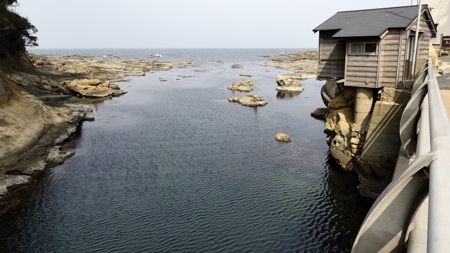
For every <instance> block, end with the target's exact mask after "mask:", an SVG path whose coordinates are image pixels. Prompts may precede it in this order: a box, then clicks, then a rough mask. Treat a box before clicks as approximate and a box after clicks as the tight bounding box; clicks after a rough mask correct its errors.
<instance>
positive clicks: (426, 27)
mask: <svg viewBox="0 0 450 253" xmlns="http://www.w3.org/2000/svg"><path fill="white" fill-rule="evenodd" d="M427 19H428V17H427V15H425V13H423V14H422V17H421V18H420V27H419V34H421V36H420V37H419V47H418V49H417V58H428V54H429V46H430V40H431V27H430V23H429V22H427ZM416 28H417V20H415V21H414V22H413V23H412V25H411V26H410V30H411V31H412V32H411V34H414V32H415V31H416Z"/></svg>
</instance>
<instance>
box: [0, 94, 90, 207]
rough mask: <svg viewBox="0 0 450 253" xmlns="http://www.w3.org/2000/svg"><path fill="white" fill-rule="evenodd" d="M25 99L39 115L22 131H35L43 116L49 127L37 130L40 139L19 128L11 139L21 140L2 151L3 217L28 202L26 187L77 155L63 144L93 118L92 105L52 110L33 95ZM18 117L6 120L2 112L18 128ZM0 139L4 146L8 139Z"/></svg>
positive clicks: (0, 192) (0, 186)
mask: <svg viewBox="0 0 450 253" xmlns="http://www.w3.org/2000/svg"><path fill="white" fill-rule="evenodd" d="M24 99H27V101H28V104H29V105H31V106H32V107H33V108H36V109H39V111H40V112H39V113H36V115H33V116H30V118H32V119H31V121H30V122H28V123H26V125H24V126H21V128H22V127H23V128H25V127H27V128H28V129H36V127H35V124H40V123H36V122H39V119H40V118H41V117H43V118H44V122H45V123H47V124H49V125H50V126H49V128H48V129H47V130H46V129H45V128H44V129H42V130H37V131H38V132H37V133H36V134H37V135H38V136H40V137H37V138H33V137H32V135H30V136H27V135H26V134H21V131H20V130H21V129H17V131H18V133H16V134H14V133H10V134H9V135H10V138H11V139H16V140H20V141H17V142H14V143H9V145H8V146H7V150H4V149H5V147H4V146H2V148H1V151H2V152H0V156H1V158H2V159H1V161H0V166H1V167H0V214H2V213H4V212H6V211H7V210H9V209H10V208H13V207H15V206H17V205H19V204H20V203H21V202H22V201H23V199H22V198H25V199H26V197H24V196H26V195H27V194H25V195H23V194H22V193H23V190H22V189H24V188H23V187H25V186H27V185H30V184H31V183H33V182H34V181H35V180H36V178H37V177H38V176H39V175H41V174H42V173H43V172H44V171H45V169H47V168H51V167H54V166H57V165H60V164H62V163H64V161H65V160H66V159H67V158H69V157H71V156H73V155H74V153H73V152H71V151H69V152H66V151H62V150H61V143H63V142H64V141H65V140H67V139H68V138H69V137H70V136H71V135H72V134H73V133H75V132H76V131H77V128H78V127H79V124H80V123H81V122H82V121H83V120H93V119H94V114H93V110H92V108H91V107H90V106H89V105H83V104H82V105H76V106H73V107H70V108H53V107H49V106H46V105H43V104H42V103H41V102H39V100H38V99H37V98H36V97H34V96H31V95H26V96H25V97H24ZM9 110H17V111H19V112H20V111H21V110H22V108H21V107H20V106H14V107H12V108H8V107H7V108H6V109H5V112H4V113H6V114H7V113H8V111H9ZM10 115H11V114H10ZM16 117H20V116H17V115H15V116H12V117H7V116H5V115H3V114H1V113H0V118H1V119H3V120H4V119H9V121H11V122H16V125H17V120H18V119H17V118H16ZM0 140H1V141H0V142H1V144H2V145H4V144H5V143H3V141H4V140H5V139H1V138H0ZM24 145H25V146H24ZM7 151H9V153H10V154H11V155H9V153H8V152H7ZM25 189H26V188H25ZM26 191H28V190H26Z"/></svg>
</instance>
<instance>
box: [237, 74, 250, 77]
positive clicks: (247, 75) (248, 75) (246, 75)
mask: <svg viewBox="0 0 450 253" xmlns="http://www.w3.org/2000/svg"><path fill="white" fill-rule="evenodd" d="M239 76H245V77H252V75H250V74H239Z"/></svg>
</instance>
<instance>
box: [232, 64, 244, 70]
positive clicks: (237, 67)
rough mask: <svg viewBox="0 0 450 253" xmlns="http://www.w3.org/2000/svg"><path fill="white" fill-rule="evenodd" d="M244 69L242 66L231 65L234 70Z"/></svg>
mask: <svg viewBox="0 0 450 253" xmlns="http://www.w3.org/2000/svg"><path fill="white" fill-rule="evenodd" d="M243 67H244V66H242V65H241V64H233V65H231V68H233V69H241V68H243Z"/></svg>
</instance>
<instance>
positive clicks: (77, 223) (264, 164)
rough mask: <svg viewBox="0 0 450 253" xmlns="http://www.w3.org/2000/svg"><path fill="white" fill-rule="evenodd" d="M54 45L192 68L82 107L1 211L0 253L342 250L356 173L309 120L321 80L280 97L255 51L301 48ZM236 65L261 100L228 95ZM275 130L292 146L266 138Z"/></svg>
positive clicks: (139, 82) (354, 223)
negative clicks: (91, 117) (85, 117)
mask: <svg viewBox="0 0 450 253" xmlns="http://www.w3.org/2000/svg"><path fill="white" fill-rule="evenodd" d="M56 51H58V50H56ZM59 51H60V52H59V53H60V54H61V55H63V54H82V55H87V54H90V55H93V56H96V57H103V55H106V54H110V55H113V56H117V57H129V58H146V57H148V55H150V54H154V53H159V54H162V55H163V58H161V59H159V60H189V61H194V64H195V65H196V66H195V67H188V68H185V69H173V70H171V71H168V72H156V73H153V74H148V75H147V76H145V77H139V78H133V80H132V81H131V82H129V83H121V84H120V86H121V88H122V89H126V90H128V91H129V93H128V94H126V95H124V96H122V97H119V98H114V99H112V100H108V101H105V102H103V103H100V104H95V105H92V107H93V108H94V111H95V117H96V120H95V121H94V122H84V123H83V125H82V128H81V132H80V133H79V134H78V136H76V138H73V140H72V141H70V142H69V143H67V144H66V149H68V150H74V151H75V152H76V154H75V156H74V157H72V158H70V159H68V160H66V162H65V163H64V164H63V165H62V166H59V167H56V168H53V169H51V170H50V171H49V173H47V175H44V176H43V178H42V182H41V183H39V184H36V185H34V186H33V191H34V192H35V195H34V198H33V200H31V201H29V202H28V203H26V204H25V205H23V206H21V207H19V208H17V209H15V210H12V211H10V212H8V213H6V214H4V215H2V216H0V226H1V228H2V229H1V230H0V252H347V251H349V250H350V248H351V245H352V242H353V238H354V237H355V235H356V233H357V231H358V228H359V225H360V224H361V222H362V220H363V219H364V216H365V213H366V212H367V210H368V207H367V206H366V205H363V201H362V200H361V199H360V198H359V197H358V195H357V192H356V188H355V187H356V181H355V180H356V179H355V178H354V177H353V174H348V173H345V172H343V171H341V170H340V169H339V168H336V167H335V165H334V164H333V163H332V162H330V161H329V158H328V157H329V155H328V146H327V145H326V142H325V134H324V133H323V129H324V123H323V122H322V121H318V120H315V119H313V118H311V117H310V113H311V111H312V110H314V109H315V108H317V107H321V106H323V105H322V102H321V99H320V93H319V91H320V87H321V85H322V82H319V81H316V80H314V79H308V80H305V81H303V82H302V84H303V86H304V87H305V91H304V92H303V93H301V94H300V95H297V96H294V97H286V96H282V94H278V96H277V92H276V90H275V87H276V82H275V77H276V75H277V74H280V73H289V72H286V71H282V70H279V69H275V68H270V67H261V66H260V65H259V64H260V63H262V62H264V61H266V59H265V58H262V57H260V56H261V55H266V54H270V53H277V52H283V51H284V52H297V51H299V49H279V50H278V49H269V50H263V49H252V50H250V49H238V50H237V49H233V50H232V49H221V50H219V49H216V50H207V49H203V50H198V49H190V50H176V49H172V50H169V49H164V50H161V49H158V50H156V49H155V50H151V49H147V50H94V49H92V50H84V51H80V52H78V53H72V51H67V52H64V51H63V50H59ZM34 52H37V53H46V54H53V55H56V56H58V54H57V53H55V50H53V51H52V50H47V51H46V50H35V51H34ZM124 52H125V53H124ZM211 60H214V61H211ZM216 60H222V61H224V63H223V64H222V63H218V62H216ZM234 63H240V64H242V65H244V68H243V69H232V68H231V67H230V66H231V65H232V64H234ZM197 67H198V68H204V69H206V70H207V71H206V72H205V73H197V72H194V71H193V70H194V69H195V68H197ZM266 69H268V70H269V72H266ZM241 73H242V74H243V73H245V74H252V75H253V77H252V78H251V79H252V80H253V81H254V82H255V90H254V92H252V93H253V94H257V95H258V96H262V97H264V98H265V99H266V100H267V101H268V102H269V104H268V105H267V106H265V107H260V108H257V109H255V108H249V107H243V106H241V105H239V104H236V103H229V102H228V100H227V98H228V97H230V96H231V95H233V94H232V93H231V92H230V91H229V90H227V89H226V87H227V86H229V85H230V84H231V82H232V81H238V80H242V79H246V78H243V77H240V76H239V74H241ZM180 75H183V76H184V75H185V76H191V77H189V78H180ZM158 78H165V79H167V80H168V81H167V82H160V81H159V80H158ZM176 79H180V80H176ZM236 95H238V96H242V95H243V94H240V93H238V94H236ZM280 131H282V132H285V133H287V134H289V135H290V136H291V138H292V140H293V141H292V143H289V144H284V143H278V142H276V141H275V135H276V133H277V132H280Z"/></svg>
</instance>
